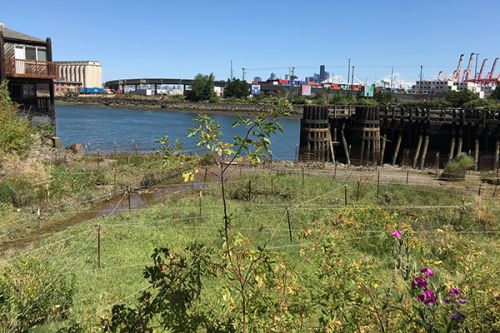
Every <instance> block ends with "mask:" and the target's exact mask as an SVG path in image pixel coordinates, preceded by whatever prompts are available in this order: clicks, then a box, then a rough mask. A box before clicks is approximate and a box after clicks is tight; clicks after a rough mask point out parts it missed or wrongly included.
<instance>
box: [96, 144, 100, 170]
mask: <svg viewBox="0 0 500 333" xmlns="http://www.w3.org/2000/svg"><path fill="white" fill-rule="evenodd" d="M100 167H101V157H100V155H99V148H97V168H98V169H99V168H100Z"/></svg>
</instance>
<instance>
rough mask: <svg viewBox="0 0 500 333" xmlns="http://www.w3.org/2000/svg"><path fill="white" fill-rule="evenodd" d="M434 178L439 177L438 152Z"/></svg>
mask: <svg viewBox="0 0 500 333" xmlns="http://www.w3.org/2000/svg"><path fill="white" fill-rule="evenodd" d="M435 164H436V177H437V176H438V175H439V152H437V153H436V163H435Z"/></svg>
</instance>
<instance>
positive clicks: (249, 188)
mask: <svg viewBox="0 0 500 333" xmlns="http://www.w3.org/2000/svg"><path fill="white" fill-rule="evenodd" d="M251 198H252V180H251V179H249V180H248V201H250V200H251Z"/></svg>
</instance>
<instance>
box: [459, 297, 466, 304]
mask: <svg viewBox="0 0 500 333" xmlns="http://www.w3.org/2000/svg"><path fill="white" fill-rule="evenodd" d="M459 302H460V304H467V299H465V298H461V299H460V300H459Z"/></svg>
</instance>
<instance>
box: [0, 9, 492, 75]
mask: <svg viewBox="0 0 500 333" xmlns="http://www.w3.org/2000/svg"><path fill="white" fill-rule="evenodd" d="M0 8H2V10H1V12H0V22H2V23H4V24H6V26H8V27H10V28H12V29H14V30H19V31H22V32H26V33H28V34H32V35H35V36H38V37H46V36H50V37H51V38H52V40H53V48H54V58H55V60H89V59H92V60H94V59H95V60H99V61H101V63H102V64H103V76H104V80H111V79H118V78H133V77H179V76H182V77H183V78H190V77H193V76H194V75H195V74H197V73H200V72H201V73H210V72H213V73H214V74H215V76H216V78H217V79H226V78H227V77H228V76H229V68H230V60H231V59H232V60H233V64H234V70H235V75H237V76H241V68H242V67H246V68H249V70H248V72H247V78H253V77H254V76H256V75H259V76H262V77H263V78H267V77H268V76H269V73H270V72H276V73H278V74H282V75H284V73H286V72H287V69H286V68H287V67H289V66H295V67H296V68H297V69H296V73H297V74H298V75H299V76H304V75H310V74H312V73H313V72H319V68H317V67H319V65H320V64H325V65H326V66H327V70H328V71H330V72H334V73H335V74H342V75H343V76H344V77H345V76H346V75H347V58H351V59H352V64H353V65H355V66H356V76H357V77H358V78H359V79H361V80H365V79H366V78H368V80H369V81H373V80H374V79H375V78H377V79H378V78H380V77H382V76H384V75H389V74H390V72H391V68H390V66H391V65H393V66H394V67H395V72H400V73H401V74H402V75H403V77H404V78H405V79H407V80H415V79H417V77H418V75H419V70H420V69H419V66H420V65H423V66H424V77H431V76H433V75H436V74H437V72H438V71H439V70H444V71H445V72H452V71H453V68H454V67H455V66H456V64H457V61H458V57H459V55H460V54H461V53H465V54H466V57H468V54H469V53H470V52H479V53H480V54H481V56H480V58H482V57H483V56H484V57H487V58H489V59H490V65H491V61H492V59H493V58H494V57H497V56H500V18H499V16H498V14H499V13H500V1H498V0H483V1H477V2H476V1H473V2H471V1H463V0H432V1H431V0H413V1H404V0H399V1H396V0H379V1H373V0H372V1H363V0H358V1H347V0H344V1H321V0H317V1H305V0H302V1H295V0H290V1H282V0H267V1H262V0H253V1H239V0H232V1H229V0H224V1H222V0H221V1H217V0H212V1H201V0H191V1H150V0H143V1H125V0H124V1H96V0H85V1H70V0H54V1H46V2H40V1H39V0H38V1H32V0H23V1H11V0H0ZM466 60H467V59H466ZM251 68H257V70H255V69H251ZM498 70H500V69H498ZM498 70H497V71H498Z"/></svg>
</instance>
